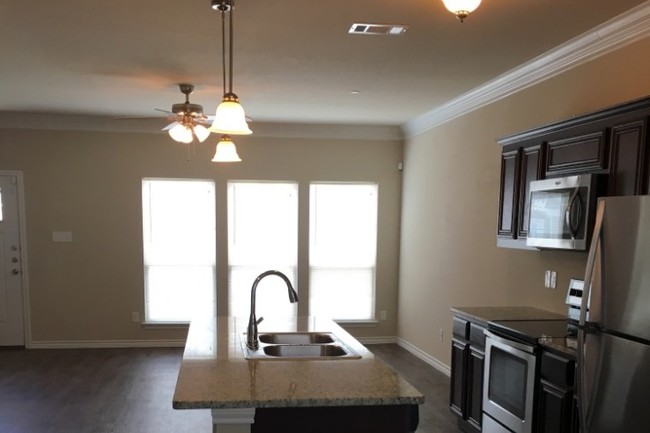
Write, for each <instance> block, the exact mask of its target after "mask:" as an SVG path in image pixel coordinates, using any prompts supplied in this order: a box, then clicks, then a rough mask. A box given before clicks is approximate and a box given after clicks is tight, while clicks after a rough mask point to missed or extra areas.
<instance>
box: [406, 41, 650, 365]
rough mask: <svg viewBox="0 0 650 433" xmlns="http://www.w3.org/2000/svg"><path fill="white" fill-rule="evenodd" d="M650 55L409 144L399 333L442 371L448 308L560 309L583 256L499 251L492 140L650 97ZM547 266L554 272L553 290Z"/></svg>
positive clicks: (608, 60)
mask: <svg viewBox="0 0 650 433" xmlns="http://www.w3.org/2000/svg"><path fill="white" fill-rule="evenodd" d="M649 52H650V39H648V38H646V40H644V41H641V42H637V43H635V44H634V45H631V46H629V47H626V48H624V49H621V50H619V51H618V52H614V53H611V54H609V55H607V56H605V57H602V58H599V59H596V60H594V61H592V62H590V63H587V64H584V65H582V66H580V67H578V68H576V69H574V70H571V71H569V72H567V73H564V74H562V75H560V76H557V77H555V78H553V79H550V80H548V81H546V82H544V83H541V84H539V85H537V86H534V87H532V88H530V89H527V90H525V91H523V92H520V93H518V94H515V95H513V96H511V97H508V98H506V99H503V100H501V101H499V102H497V103H493V104H491V105H489V106H487V107H485V108H483V109H480V110H477V111H475V112H472V113H470V114H468V115H465V116H463V117H461V118H459V119H456V120H454V121H451V122H448V123H446V124H444V125H441V126H439V127H437V128H435V129H433V130H430V131H428V132H426V133H423V134H421V135H419V136H416V137H414V138H411V139H408V140H407V141H406V143H405V149H404V178H403V196H402V200H403V201H402V232H401V233H402V234H401V261H400V291H399V314H398V317H399V325H398V335H399V337H401V338H402V339H404V340H405V341H406V342H408V343H410V344H412V345H414V346H416V347H417V348H419V349H421V350H422V351H424V352H426V353H427V354H428V355H430V356H432V357H434V358H435V359H437V360H439V361H441V362H443V363H444V364H446V365H449V361H450V338H449V337H450V335H451V313H450V312H449V309H450V307H452V306H484V305H532V306H537V307H541V308H545V309H549V310H552V311H557V312H561V313H563V312H565V311H566V310H565V308H566V307H565V306H564V297H565V295H566V289H567V287H568V282H569V279H570V278H572V277H578V278H582V277H583V276H584V275H583V272H584V271H583V268H584V264H585V261H586V253H577V252H549V251H546V252H533V251H521V250H509V249H503V248H497V247H496V235H495V231H496V218H497V201H498V193H499V172H500V165H499V164H500V159H499V158H500V152H501V148H500V146H499V145H498V144H497V143H496V141H495V139H497V138H499V137H503V136H507V135H510V134H513V133H516V132H519V131H522V130H526V129H529V128H533V127H535V126H539V125H543V124H545V123H548V122H552V121H557V120H562V119H564V118H567V117H570V116H573V115H578V114H583V113H587V112H591V111H595V110H598V109H600V108H603V107H606V106H611V105H615V104H618V103H621V102H625V101H627V100H632V99H635V98H639V97H643V96H646V95H648V94H650V80H649V79H648V77H650V56H648V53H649ZM546 269H553V270H556V271H557V273H558V284H557V289H555V290H551V289H546V288H544V284H543V281H544V280H543V273H544V270H546ZM441 329H442V330H443V332H444V341H440V338H439V331H440V330H441Z"/></svg>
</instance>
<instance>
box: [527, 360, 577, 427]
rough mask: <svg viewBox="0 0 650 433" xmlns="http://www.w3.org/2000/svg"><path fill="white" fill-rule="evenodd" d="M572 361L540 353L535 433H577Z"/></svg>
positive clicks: (573, 361)
mask: <svg viewBox="0 0 650 433" xmlns="http://www.w3.org/2000/svg"><path fill="white" fill-rule="evenodd" d="M575 368H576V362H575V359H574V358H572V357H565V356H562V355H559V354H556V353H552V352H542V355H541V366H540V379H539V386H538V391H537V392H538V398H537V417H536V424H537V429H536V431H537V433H579V430H578V423H577V419H578V414H577V404H576V398H575Z"/></svg>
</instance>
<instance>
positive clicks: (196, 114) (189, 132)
mask: <svg viewBox="0 0 650 433" xmlns="http://www.w3.org/2000/svg"><path fill="white" fill-rule="evenodd" d="M178 87H179V88H180V90H181V93H183V94H184V95H185V102H183V103H182V104H174V105H172V114H174V115H175V116H176V120H175V121H174V122H172V123H170V124H169V125H167V126H166V127H165V128H163V131H167V132H168V133H169V136H170V137H171V138H172V139H174V140H175V141H178V142H179V143H186V144H189V143H191V142H192V141H194V137H196V138H197V139H198V140H199V141H200V142H201V143H202V142H204V141H205V140H206V139H207V138H208V136H209V135H210V131H209V130H208V128H206V127H205V126H203V125H202V124H204V123H207V117H206V116H205V115H204V114H203V107H202V106H201V105H199V104H192V103H191V102H190V94H191V93H192V92H193V91H194V86H193V85H191V84H186V83H183V84H179V85H178Z"/></svg>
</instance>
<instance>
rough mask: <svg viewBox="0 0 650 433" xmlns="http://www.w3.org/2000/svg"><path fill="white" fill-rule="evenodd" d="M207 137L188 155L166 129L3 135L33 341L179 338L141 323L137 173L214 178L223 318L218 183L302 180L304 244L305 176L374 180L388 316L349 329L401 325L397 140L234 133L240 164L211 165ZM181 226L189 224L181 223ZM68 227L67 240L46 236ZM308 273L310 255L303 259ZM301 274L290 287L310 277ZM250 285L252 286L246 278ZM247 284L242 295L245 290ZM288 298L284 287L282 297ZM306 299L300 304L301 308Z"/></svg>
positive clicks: (373, 331) (2, 165)
mask: <svg viewBox="0 0 650 433" xmlns="http://www.w3.org/2000/svg"><path fill="white" fill-rule="evenodd" d="M210 142H211V143H212V144H209V145H208V144H203V145H199V146H198V148H197V155H196V156H194V157H193V158H192V159H191V160H190V161H186V153H185V150H184V148H183V146H181V145H179V144H178V143H175V142H173V141H172V140H171V139H169V137H167V136H166V135H165V134H133V133H108V132H62V131H35V130H0V170H21V171H22V172H23V173H24V179H25V191H26V197H25V199H26V200H25V202H26V218H27V239H28V245H27V247H28V266H29V292H30V296H31V302H30V312H31V327H32V338H33V340H34V341H35V342H53V341H54V342H56V341H107V340H108V341H140V340H168V339H182V338H184V336H185V332H184V331H183V330H151V329H143V328H142V327H141V326H140V325H139V324H135V323H132V322H131V312H133V311H137V312H140V314H141V315H142V316H144V314H143V270H142V267H143V263H142V229H141V226H142V211H141V179H142V178H143V177H178V178H205V179H214V180H215V181H216V183H217V220H218V223H217V224H218V236H217V237H218V248H217V253H218V257H217V260H218V264H217V266H218V270H217V275H218V282H217V285H218V311H219V313H220V314H227V305H228V303H227V276H226V272H227V250H226V244H225V241H226V239H227V236H226V233H227V232H226V226H225V224H224V222H225V221H226V205H225V203H226V196H225V194H226V182H227V180H228V179H247V180H254V179H269V180H290V181H298V182H299V183H300V188H301V190H300V212H301V222H305V224H303V225H302V226H301V227H300V233H301V236H302V237H303V239H308V237H307V233H308V231H307V230H308V228H307V226H306V222H307V221H308V220H307V218H306V215H307V206H308V200H307V197H308V196H307V191H308V187H307V185H308V182H309V181H312V180H313V181H374V182H378V183H379V239H378V250H379V251H378V263H377V269H378V271H377V302H376V304H377V311H380V310H387V311H388V320H386V321H382V322H380V323H379V325H378V326H376V327H373V328H355V329H353V330H352V332H353V333H355V334H357V335H360V336H394V335H396V332H397V319H396V313H397V312H396V304H397V281H398V277H397V275H398V272H397V270H398V251H399V218H400V211H399V207H400V194H401V173H400V172H399V171H398V170H397V163H398V162H399V161H401V156H402V143H401V142H400V141H380V140H343V139H338V140H327V139H299V138H290V139H288V138H285V139H279V138H263V137H256V136H255V135H253V136H251V137H242V138H239V139H238V140H236V143H237V144H238V148H239V153H240V156H241V157H242V159H243V160H244V162H242V163H239V164H234V165H217V164H214V163H212V162H210V159H211V158H212V155H213V153H214V142H215V139H214V138H212V139H211V140H210ZM187 224H192V222H191V221H187ZM56 230H69V231H71V232H72V235H73V242H72V243H54V242H52V232H53V231H56ZM299 260H300V262H299V266H300V268H301V270H302V271H303V272H304V271H306V269H307V268H306V266H307V257H306V255H304V254H303V255H301V256H300V258H299ZM306 281H307V280H306V274H303V275H302V277H301V278H300V279H299V281H298V289H299V290H300V287H301V286H302V287H304V285H305V284H306ZM251 283H252V282H251ZM249 289H250V286H249V287H246V288H243V290H249ZM279 295H281V296H286V295H285V294H284V293H282V294H279ZM306 306H307V298H306V297H302V298H301V301H300V306H299V308H300V312H302V313H305V312H306Z"/></svg>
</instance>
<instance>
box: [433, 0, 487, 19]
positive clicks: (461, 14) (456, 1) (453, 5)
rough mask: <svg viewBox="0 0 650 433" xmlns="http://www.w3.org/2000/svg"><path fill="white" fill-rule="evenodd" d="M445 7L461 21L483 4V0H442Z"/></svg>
mask: <svg viewBox="0 0 650 433" xmlns="http://www.w3.org/2000/svg"><path fill="white" fill-rule="evenodd" d="M442 2H443V3H444V4H445V7H446V8H447V9H448V10H449V11H450V12H451V13H453V14H454V15H456V16H457V17H458V18H459V19H460V20H461V21H463V20H464V19H465V18H467V15H469V14H470V13H472V12H474V11H475V10H476V8H478V7H479V6H480V5H481V0H442Z"/></svg>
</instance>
